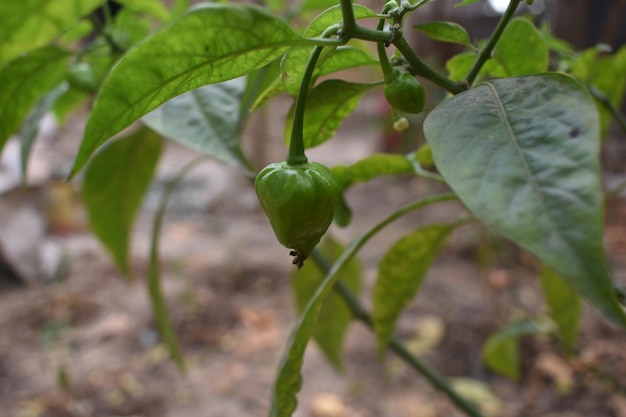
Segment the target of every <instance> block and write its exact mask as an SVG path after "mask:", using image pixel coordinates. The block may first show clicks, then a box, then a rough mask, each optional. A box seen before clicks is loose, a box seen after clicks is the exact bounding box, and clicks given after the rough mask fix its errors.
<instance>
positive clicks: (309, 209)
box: [254, 162, 339, 269]
mask: <svg viewBox="0 0 626 417" xmlns="http://www.w3.org/2000/svg"><path fill="white" fill-rule="evenodd" d="M254 185H255V189H256V193H257V196H258V198H259V201H260V203H261V207H263V210H264V211H265V214H266V215H267V217H268V218H269V220H270V223H271V225H272V229H274V234H275V235H276V237H277V238H278V241H279V242H280V243H281V244H282V245H283V246H285V247H287V248H289V249H292V251H291V252H290V255H292V256H294V260H293V263H294V265H297V266H298V269H300V268H301V267H302V265H303V263H304V261H305V260H306V259H307V258H308V256H309V255H310V254H311V251H312V250H313V248H314V247H315V246H316V245H317V244H318V243H319V241H320V239H321V238H322V236H323V235H324V233H326V230H328V227H329V226H330V224H331V222H332V220H333V214H334V209H335V203H336V201H337V198H338V196H339V185H338V184H337V180H336V179H335V177H334V175H333V173H332V172H331V171H330V169H328V168H327V167H325V166H324V165H322V164H320V163H317V162H304V163H301V164H290V163H288V162H276V163H272V164H270V165H268V166H266V167H265V168H263V169H262V170H261V172H259V174H258V175H257V177H256V179H255V181H254Z"/></svg>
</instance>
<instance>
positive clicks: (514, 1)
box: [465, 0, 522, 86]
mask: <svg viewBox="0 0 626 417" xmlns="http://www.w3.org/2000/svg"><path fill="white" fill-rule="evenodd" d="M521 2H522V0H511V1H510V3H509V6H508V7H507V9H506V11H505V12H504V14H503V15H502V17H501V18H500V21H499V22H498V24H497V25H496V28H495V29H494V31H493V33H492V34H491V37H490V38H489V41H488V42H487V44H486V45H485V46H484V48H483V49H482V50H481V51H480V53H479V54H478V56H477V57H476V61H474V64H473V65H472V68H471V69H470V71H469V73H468V74H467V76H466V77H465V83H466V84H467V86H470V85H472V84H473V83H474V81H476V77H477V76H478V73H479V72H480V69H481V68H482V67H483V65H484V64H485V62H487V60H488V59H489V58H491V53H492V52H493V49H494V48H495V47H496V44H497V43H498V41H499V40H500V36H502V32H504V29H505V28H506V26H507V25H508V24H509V22H510V21H511V19H512V18H513V15H514V14H515V10H517V7H518V6H519V4H520V3H521Z"/></svg>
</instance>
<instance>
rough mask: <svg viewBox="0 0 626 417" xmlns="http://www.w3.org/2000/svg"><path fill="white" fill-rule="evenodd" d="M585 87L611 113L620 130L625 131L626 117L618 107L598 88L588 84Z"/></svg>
mask: <svg viewBox="0 0 626 417" xmlns="http://www.w3.org/2000/svg"><path fill="white" fill-rule="evenodd" d="M587 89H588V90H589V92H590V93H591V95H592V96H593V98H595V99H596V100H598V102H599V103H600V104H602V105H603V106H604V107H605V108H606V109H607V110H608V111H609V112H610V113H611V115H612V116H613V118H614V119H615V121H616V122H617V123H618V124H619V126H620V127H621V128H622V131H624V132H626V117H625V116H624V115H623V114H622V113H620V111H619V109H618V108H617V107H616V106H615V105H614V104H613V103H612V102H611V100H609V98H608V97H607V96H606V95H604V94H603V93H602V92H601V91H600V90H598V89H597V88H595V87H593V86H591V85H588V86H587Z"/></svg>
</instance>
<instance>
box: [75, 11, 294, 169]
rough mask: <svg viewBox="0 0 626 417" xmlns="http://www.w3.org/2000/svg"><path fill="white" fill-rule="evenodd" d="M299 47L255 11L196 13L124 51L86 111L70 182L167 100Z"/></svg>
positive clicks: (284, 29) (285, 30) (287, 31)
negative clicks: (124, 131) (111, 140)
mask: <svg viewBox="0 0 626 417" xmlns="http://www.w3.org/2000/svg"><path fill="white" fill-rule="evenodd" d="M303 43H306V41H304V40H303V39H302V38H301V37H300V36H298V35H297V34H296V33H295V32H293V30H292V29H291V28H290V27H289V25H288V24H287V23H285V22H284V21H283V20H281V19H279V18H278V17H275V16H273V15H271V14H269V12H267V11H265V10H263V9H261V8H259V7H255V6H250V5H243V4H232V3H228V4H216V3H209V4H204V5H201V6H198V7H196V8H194V9H192V10H191V11H189V12H188V13H186V14H185V15H183V16H182V17H181V18H180V19H179V20H177V21H176V22H174V23H173V24H171V25H169V26H167V27H166V28H165V29H164V30H162V31H160V32H158V33H156V34H154V35H152V36H151V37H149V38H148V39H147V40H146V41H144V42H142V43H140V44H138V45H137V46H136V47H135V48H133V49H132V50H130V51H129V52H128V53H127V54H126V55H125V56H124V57H123V58H122V59H121V60H120V61H119V62H118V63H117V64H116V65H115V66H114V67H113V69H112V70H111V72H110V73H109V76H108V78H107V79H106V80H105V82H104V84H103V86H102V88H101V90H100V94H99V95H98V97H97V99H96V101H95V103H94V105H93V109H92V111H91V114H90V117H89V120H88V121H87V126H86V128H85V134H84V137H83V141H82V143H81V146H80V149H79V151H78V155H77V157H76V160H75V161H74V166H73V168H72V171H71V173H70V176H73V175H74V174H76V172H78V171H79V170H80V169H81V168H82V167H83V165H84V164H85V163H86V162H87V160H88V159H89V157H90V156H91V154H92V153H93V152H94V151H95V150H96V149H97V148H98V147H99V146H100V145H102V144H103V143H104V142H105V141H106V140H107V139H109V138H110V137H111V136H113V135H114V134H116V133H118V132H120V131H121V130H122V129H124V128H125V127H127V126H129V125H130V124H131V123H132V122H134V121H135V120H137V119H138V118H140V117H142V116H144V115H145V114H147V113H148V112H150V111H151V110H154V109H156V108H157V107H159V106H160V105H161V104H163V103H165V102H167V101H169V100H170V99H172V98H174V97H176V96H178V95H180V94H183V93H186V92H187V91H191V90H194V89H196V88H198V87H201V86H203V85H206V84H214V83H219V82H222V81H227V80H230V79H233V78H237V77H240V76H242V75H245V74H247V73H249V72H252V71H254V70H255V69H258V68H261V67H263V66H265V65H266V64H268V63H270V62H272V61H273V60H275V59H277V58H278V57H280V56H281V55H282V54H283V53H285V51H287V50H288V49H289V48H291V47H293V46H296V45H301V44H303Z"/></svg>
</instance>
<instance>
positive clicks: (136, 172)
mask: <svg viewBox="0 0 626 417" xmlns="http://www.w3.org/2000/svg"><path fill="white" fill-rule="evenodd" d="M162 142H163V141H162V140H161V138H160V137H159V136H158V135H157V134H156V133H154V132H152V131H150V130H149V129H146V128H144V129H141V130H138V131H137V132H134V133H132V134H130V135H128V136H126V137H124V138H122V139H119V140H116V141H114V142H112V143H111V144H110V145H109V146H107V147H106V148H104V149H103V150H102V151H101V152H100V153H98V154H97V155H96V156H95V157H94V158H93V161H92V162H91V163H90V164H89V166H88V168H87V170H86V172H85V178H84V181H83V191H82V195H83V199H84V202H85V206H86V208H87V212H88V214H89V224H90V225H91V228H92V230H93V232H94V233H95V235H96V236H98V239H100V241H101V242H102V243H103V244H104V246H105V247H106V248H107V249H108V250H109V252H110V253H111V255H112V256H113V259H114V261H115V263H116V265H117V267H118V268H119V269H120V270H121V271H122V272H123V273H124V274H126V275H128V274H130V266H129V262H128V256H129V241H130V232H131V228H132V225H133V220H134V218H135V215H136V213H137V210H138V209H139V205H140V203H141V200H142V198H143V195H144V194H145V192H146V190H147V189H148V185H149V184H150V181H151V180H152V175H153V173H154V169H155V168H156V165H157V162H158V160H159V155H160V153H161V148H162V147H163V144H162Z"/></svg>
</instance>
